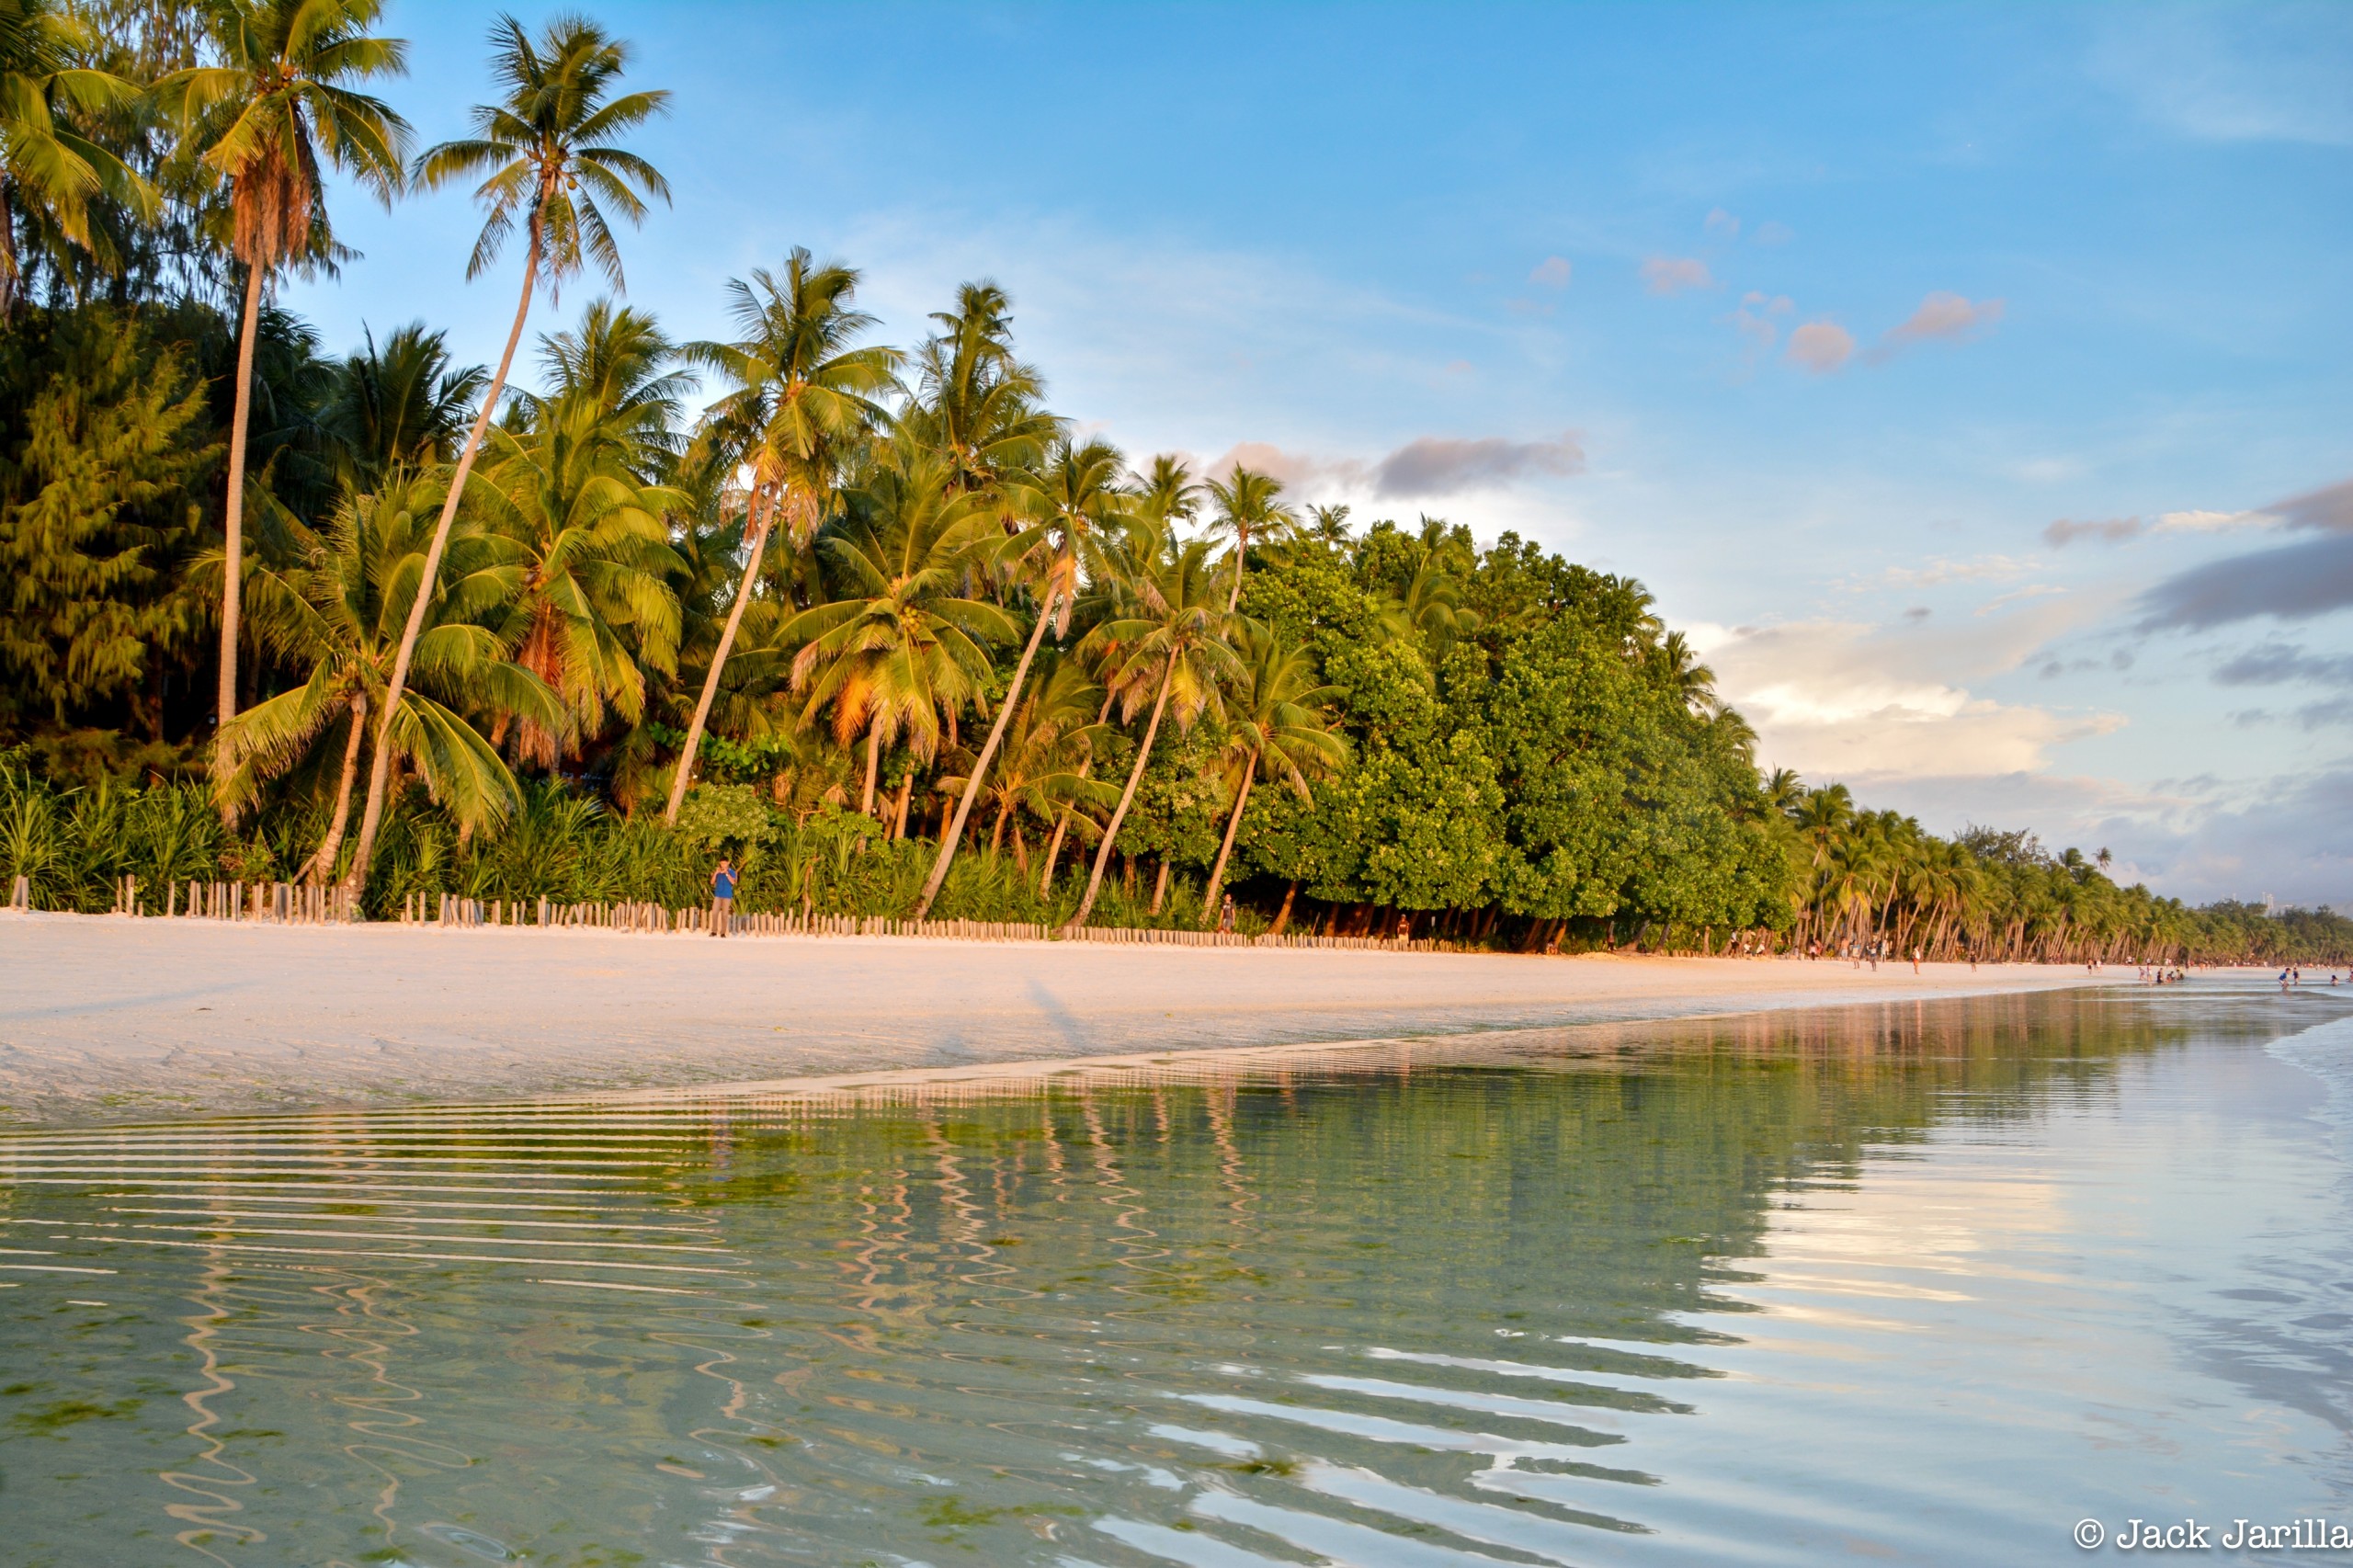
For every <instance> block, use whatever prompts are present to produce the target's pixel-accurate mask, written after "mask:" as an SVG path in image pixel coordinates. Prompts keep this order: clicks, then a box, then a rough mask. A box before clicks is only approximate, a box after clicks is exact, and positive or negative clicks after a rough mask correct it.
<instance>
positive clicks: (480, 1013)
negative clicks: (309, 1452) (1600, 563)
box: [0, 915, 2131, 1124]
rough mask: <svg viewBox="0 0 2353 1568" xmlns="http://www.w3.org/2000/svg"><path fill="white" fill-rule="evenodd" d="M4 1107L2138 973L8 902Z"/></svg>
mask: <svg viewBox="0 0 2353 1568" xmlns="http://www.w3.org/2000/svg"><path fill="white" fill-rule="evenodd" d="M0 974H5V976H6V983H5V985H4V986H0V1122H15V1123H20V1124H21V1123H24V1122H56V1121H86V1120H134V1119H149V1118H154V1117H168V1116H176V1115H188V1114H201V1113H207V1112H229V1111H256V1110H266V1109H302V1108H316V1107H322V1106H333V1105H369V1104H375V1105H381V1104H387V1103H398V1102H403V1101H413V1100H420V1099H430V1100H451V1099H487V1098H509V1097H519V1096H532V1095H543V1094H556V1093H579V1092H586V1091H594V1090H600V1089H617V1088H629V1087H651V1086H674V1085H696V1084H711V1083H727V1082H743V1081H753V1080H776V1079H781V1078H796V1077H804V1076H810V1077H813V1076H825V1075H838V1074H845V1073H868V1072H875V1071H888V1070H892V1069H900V1068H928V1069H936V1068H949V1067H968V1066H975V1065H980V1064H983V1063H991V1062H1006V1063H1012V1062H1034V1061H1037V1060H1040V1059H1047V1058H1052V1059H1071V1058H1081V1057H1093V1056H1104V1055H1124V1054H1132V1053H1136V1052H1157V1051H1201V1050H1216V1049H1227V1048H1233V1047H1240V1046H1267V1045H1281V1044H1296V1043H1304V1042H1322V1041H1339V1040H1372V1039H1390V1038H1396V1037H1400V1036H1419V1035H1436V1034H1459V1033H1463V1032H1467V1031H1474V1030H1483V1029H1498V1028H1541V1027H1547V1026H1554V1025H1565V1024H1577V1023H1590V1022H1599V1021H1607V1020H1615V1019H1635V1018H1665V1017H1692V1016H1697V1015H1700V1014H1719V1013H1733V1012H1745V1011H1749V1010H1754V1009H1759V1008H1767V1007H1793V1006H1829V1005H1836V1004H1842V1003H1856V1002H1874V1001H1876V1002H1891V1001H1907V1000H1914V999H1918V998H1926V997H1938V996H1951V995H1959V994H1972V993H1995V992H2004V991H2025V990H2040V989H2045V988H2048V987H2052V986H2063V985H2082V984H2087V983H2100V982H2102V981H2106V982H2109V983H2113V982H2116V981H2118V980H2120V979H2121V980H2126V981H2129V980H2130V978H2131V971H2124V972H2123V973H2122V974H2119V973H2118V972H2117V971H2112V970H2111V971H2108V972H2107V973H2106V974H2104V975H2092V974H2089V973H2086V971H2084V970H2082V969H2080V968H2074V967H2039V966H2031V965H1989V966H1986V967H1985V968H1984V969H1980V970H1976V971H1972V970H1970V969H1969V968H1968V967H1967V966H1965V965H1951V964H1944V965H1939V964H1930V965H1927V966H1924V969H1923V971H1922V972H1920V973H1918V974H1915V973H1913V972H1912V969H1911V966H1910V965H1909V964H1908V963H1905V964H1882V965H1881V966H1880V968H1879V969H1878V970H1876V971H1873V970H1871V969H1870V968H1868V967H1866V968H1861V969H1858V968H1854V967H1851V966H1849V965H1848V964H1846V963H1842V962H1828V961H1825V962H1802V961H1796V960H1762V959H1663V958H1613V957H1584V958H1549V959H1548V958H1537V957H1520V956H1513V955H1502V954H1492V955H1491V954H1438V953H1388V952H1339V951H1322V950H1315V951H1282V950H1273V949H1184V948H1128V947H1106V946H1097V945H1095V944H1086V945H1079V944H1062V943H1045V942H1035V943H1029V942H1021V943H978V942H969V943H968V942H953V941H926V940H915V939H901V938H890V937H828V938H810V937H767V938H733V939H730V940H727V941H720V940H716V939H713V938H711V937H696V936H623V935H616V934H612V933H607V932H601V931H594V930H578V929H554V930H540V929H534V928H508V929H476V930H443V929H438V928H434V927H409V926H397V925H382V926H347V927H338V926H268V925H261V926H248V925H230V924H221V923H214V922H210V921H189V920H159V919H145V920H131V919H128V918H122V917H113V916H96V915H0Z"/></svg>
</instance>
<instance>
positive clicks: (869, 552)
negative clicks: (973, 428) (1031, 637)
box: [779, 431, 1015, 814]
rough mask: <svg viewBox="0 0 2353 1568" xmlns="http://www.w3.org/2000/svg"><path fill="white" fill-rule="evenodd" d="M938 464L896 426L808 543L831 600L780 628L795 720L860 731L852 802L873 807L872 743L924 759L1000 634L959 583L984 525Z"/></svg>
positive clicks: (1003, 632)
mask: <svg viewBox="0 0 2353 1568" xmlns="http://www.w3.org/2000/svg"><path fill="white" fill-rule="evenodd" d="M948 480H949V464H948V463H947V462H946V461H945V460H942V459H941V458H939V457H938V455H937V454H935V453H933V452H932V451H930V450H928V449H926V448H925V447H924V446H923V445H921V444H920V443H919V442H918V441H917V440H916V439H915V438H914V437H912V436H911V435H909V434H908V433H906V432H904V431H903V432H901V433H900V434H899V435H898V436H897V437H895V438H894V439H893V441H892V445H891V447H890V449H888V451H887V452H886V453H885V454H884V459H883V460H882V461H880V462H878V463H877V464H876V465H875V467H874V469H873V471H872V472H870V474H869V475H868V476H867V477H866V479H865V482H864V483H861V484H859V485H858V486H857V487H856V488H855V489H854V490H852V491H851V492H849V493H848V494H847V495H846V496H845V497H844V499H845V502H846V504H847V517H843V518H841V519H839V520H838V521H837V522H835V523H832V524H828V525H827V526H826V528H824V531H823V532H822V533H821V534H820V535H819V537H818V541H817V546H818V550H819V551H820V552H821V553H822V554H823V556H824V559H825V562H826V564H827V566H828V567H830V568H831V570H832V573H833V575H834V576H835V579H836V580H837V581H838V582H839V583H840V584H841V585H842V587H843V589H844V590H845V591H844V594H843V597H839V598H836V599H834V600H831V601H829V602H827V603H824V604H819V605H812V606H811V607H810V608H807V609H804V610H802V611H801V613H800V614H799V615H796V616H795V617H793V618H792V619H791V620H790V621H789V622H787V623H786V625H785V627H784V630H783V631H782V632H781V633H780V634H779V635H780V639H781V640H782V641H784V642H788V643H790V644H794V645H797V647H798V652H797V653H795V654H794V655H793V661H792V688H793V690H794V691H795V692H799V693H804V694H805V702H804V704H803V707H802V709H801V722H802V723H803V724H807V723H811V722H814V721H815V719H816V717H817V715H818V714H819V713H821V712H823V711H824V710H826V709H828V708H830V709H831V710H833V730H834V738H835V741H836V742H838V743H839V744H841V745H843V746H845V747H847V746H848V745H849V744H852V742H853V741H854V740H855V739H856V738H857V736H858V734H860V733H864V735H865V736H866V768H865V773H866V784H865V790H864V791H863V793H862V795H861V796H860V798H859V802H858V809H859V810H860V811H861V812H866V813H868V814H872V812H873V811H874V786H875V779H876V777H877V773H878V770H879V768H880V767H881V749H882V747H883V746H884V745H885V744H895V743H896V742H897V741H899V740H900V739H902V738H904V739H905V740H906V742H907V744H908V749H909V750H910V751H912V752H913V753H914V755H915V756H916V757H917V758H918V759H920V760H923V761H929V760H930V759H931V758H932V757H933V756H936V755H937V754H938V748H939V743H940V739H941V736H942V732H943V725H942V720H943V718H946V719H949V720H950V721H951V722H952V717H953V715H954V713H955V712H956V710H959V709H961V707H962V706H963V705H964V704H965V703H967V702H971V701H973V700H975V699H978V698H979V697H980V696H981V695H982V694H983V692H984V691H985V690H986V689H987V684H988V677H989V657H988V653H987V651H986V650H985V649H984V648H983V646H982V644H983V642H988V641H1004V642H1010V641H1012V639H1013V637H1014V635H1015V628H1014V622H1013V619H1012V618H1011V617H1010V616H1008V615H1006V613H1005V611H1004V610H1002V609H1000V608H997V607H996V606H995V605H993V604H991V603H989V602H988V601H987V600H985V599H976V598H971V597H964V596H963V595H961V593H959V591H958V590H959V588H960V587H961V585H962V584H963V583H964V582H965V580H966V579H967V577H968V575H969V574H970V573H971V570H972V562H973V560H974V556H975V553H976V546H977V545H979V544H980V543H981V542H983V540H985V539H986V538H987V537H988V534H989V533H990V531H991V530H993V528H994V524H993V523H992V521H991V520H990V518H989V517H988V515H987V511H986V508H985V507H984V506H983V505H981V504H980V502H979V501H978V499H977V498H976V497H973V496H970V495H958V494H951V493H950V491H949V484H948Z"/></svg>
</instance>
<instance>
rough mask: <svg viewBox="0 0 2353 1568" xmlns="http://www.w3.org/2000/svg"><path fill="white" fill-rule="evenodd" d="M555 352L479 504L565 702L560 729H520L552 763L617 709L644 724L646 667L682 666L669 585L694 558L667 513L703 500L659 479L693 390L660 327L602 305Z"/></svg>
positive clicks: (500, 430) (531, 658)
mask: <svg viewBox="0 0 2353 1568" xmlns="http://www.w3.org/2000/svg"><path fill="white" fill-rule="evenodd" d="M547 347H548V358H549V361H550V367H551V369H553V370H554V371H555V372H556V377H555V379H556V382H557V390H556V391H555V392H553V393H552V394H551V395H549V396H547V397H540V396H536V395H534V394H531V393H529V392H526V393H522V394H520V395H519V396H518V397H517V408H516V414H515V417H514V418H513V420H512V421H510V424H509V425H508V426H495V427H494V428H493V429H492V431H491V433H490V440H489V442H488V451H489V461H488V462H487V464H486V465H485V466H484V468H483V484H482V485H481V486H479V487H478V491H477V495H476V503H477V505H478V506H481V508H482V514H483V523H484V525H485V528H486V529H487V530H488V531H489V532H491V533H493V534H495V535H496V536H498V537H499V538H500V539H502V540H505V541H506V544H507V546H508V549H509V551H510V553H509V556H508V560H507V563H506V566H505V567H504V570H505V571H506V573H507V574H508V576H509V580H510V582H511V584H512V587H513V592H512V594H511V596H510V597H509V599H508V602H507V603H506V606H505V607H504V609H503V611H502V613H501V616H500V620H499V624H500V628H501V632H502V635H503V637H504V638H505V640H506V646H507V647H508V648H510V649H511V650H512V651H513V656H514V658H515V659H516V661H517V663H518V664H520V665H522V666H523V667H524V668H526V669H528V670H529V671H531V672H532V673H533V674H534V675H536V676H539V677H540V679H541V680H543V681H545V682H546V683H547V684H548V685H549V686H550V687H551V688H553V689H554V690H555V691H556V692H557V693H559V694H560V695H561V697H562V698H563V707H564V711H565V718H566V722H565V723H564V724H563V726H561V727H560V728H559V727H552V726H549V725H546V724H542V723H540V722H537V721H535V720H530V719H526V720H524V721H522V722H521V723H520V724H519V725H518V727H517V731H516V747H515V750H516V755H517V757H518V758H519V759H520V760H522V761H525V762H529V763H534V764H537V765H539V766H540V767H553V766H554V765H555V763H556V761H557V759H558V758H559V756H561V755H562V754H563V752H564V751H565V750H567V749H576V748H577V745H578V743H579V741H580V739H581V738H583V737H585V736H593V735H595V734H597V733H598V732H600V731H601V730H602V729H603V728H604V727H605V724H606V722H607V719H608V713H617V714H619V715H620V717H621V718H622V719H624V720H626V721H628V722H632V723H634V722H637V721H638V720H639V719H640V718H641V717H642V715H643V713H644V710H645V674H646V666H651V667H653V668H654V669H655V670H658V671H664V672H667V671H668V670H670V669H672V668H673V667H674V666H675V665H676V659H677V648H678V633H679V608H678V601H677V596H676V593H675V592H673V591H672V589H671V586H670V581H671V579H672V578H673V577H675V576H677V575H679V574H682V573H683V572H684V569H685V563H684V562H682V561H681V560H680V559H679V557H678V555H677V553H676V551H674V550H673V549H672V548H671V545H670V521H669V520H670V518H671V517H674V516H679V515H683V514H684V513H686V512H687V511H688V508H689V507H690V506H691V502H690V500H689V498H688V496H687V495H686V494H684V493H683V492H682V491H680V490H678V489H676V487H674V486H671V485H666V484H660V483H648V475H649V474H651V473H656V472H663V471H664V470H665V469H666V467H667V463H666V461H665V459H666V455H667V454H665V452H664V451H663V450H662V449H661V447H660V445H659V440H658V437H660V436H661V435H662V433H663V432H665V431H666V430H667V428H668V426H669V421H670V418H671V416H672V415H675V413H676V400H677V398H678V396H679V393H680V391H681V388H680V385H679V382H678V381H677V380H676V377H675V376H673V375H670V374H668V373H665V369H664V366H665V362H666V361H667V360H668V359H669V358H671V357H672V352H673V351H672V349H671V347H670V345H669V343H668V341H667V340H666V339H665V338H664V337H663V336H662V335H661V333H660V332H659V331H658V330H657V329H656V328H655V327H654V323H653V320H652V318H650V317H648V316H646V315H643V314H642V313H641V312H636V311H631V310H621V311H614V310H612V309H611V308H610V307H609V306H608V304H607V303H606V302H605V301H597V303H596V304H594V305H592V306H590V308H589V310H588V311H587V312H586V313H585V316H584V318H583V320H582V324H581V327H580V330H579V331H578V332H577V333H576V334H574V333H565V334H559V335H556V336H554V337H552V338H551V339H550V340H549V341H548V346H547ZM649 434H652V435H654V437H657V439H656V440H654V441H653V442H649V439H648V437H649ZM502 738H504V737H503V736H502Z"/></svg>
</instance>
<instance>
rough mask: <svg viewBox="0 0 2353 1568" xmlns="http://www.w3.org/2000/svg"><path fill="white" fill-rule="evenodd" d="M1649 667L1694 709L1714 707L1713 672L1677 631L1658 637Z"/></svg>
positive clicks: (1705, 710)
mask: <svg viewBox="0 0 2353 1568" xmlns="http://www.w3.org/2000/svg"><path fill="white" fill-rule="evenodd" d="M1651 669H1652V671H1653V672H1654V674H1655V675H1656V676H1658V678H1659V679H1660V681H1661V682H1663V683H1664V684H1665V686H1666V687H1668V689H1670V690H1672V691H1673V692H1675V694H1676V695H1677V696H1678V697H1680V698H1682V699H1683V703H1684V706H1685V707H1687V708H1688V709H1690V710H1692V711H1693V712H1695V713H1708V712H1712V711H1713V710H1715V706H1716V672H1715V671H1713V670H1711V669H1710V668H1709V667H1708V666H1707V665H1703V664H1701V663H1700V662H1699V653H1698V652H1697V651H1696V650H1695V649H1694V648H1693V647H1692V646H1691V644H1690V642H1689V641H1688V639H1686V638H1685V637H1684V635H1683V633H1681V632H1680V631H1670V632H1668V633H1667V634H1666V635H1665V636H1664V637H1662V638H1660V639H1659V641H1658V646H1657V647H1656V648H1655V649H1654V650H1653V651H1652V653H1651Z"/></svg>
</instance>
